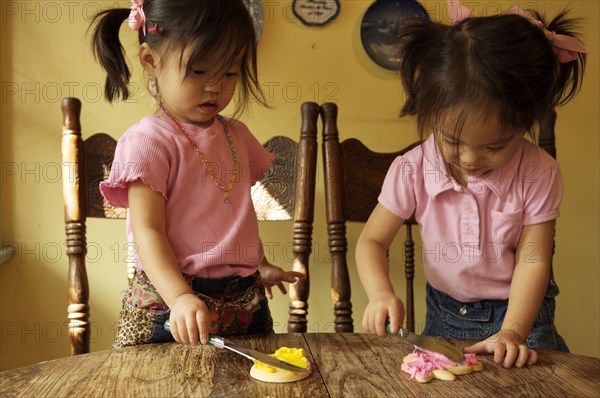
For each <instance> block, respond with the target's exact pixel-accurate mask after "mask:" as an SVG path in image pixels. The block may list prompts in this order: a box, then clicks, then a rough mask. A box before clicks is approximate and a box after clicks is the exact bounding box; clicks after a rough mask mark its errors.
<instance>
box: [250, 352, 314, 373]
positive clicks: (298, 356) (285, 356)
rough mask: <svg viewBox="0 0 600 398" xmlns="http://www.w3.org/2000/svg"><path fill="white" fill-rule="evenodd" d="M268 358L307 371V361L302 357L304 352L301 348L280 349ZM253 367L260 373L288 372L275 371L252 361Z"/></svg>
mask: <svg viewBox="0 0 600 398" xmlns="http://www.w3.org/2000/svg"><path fill="white" fill-rule="evenodd" d="M269 356H271V357H273V358H277V359H279V360H280V361H283V362H287V363H289V364H292V365H295V366H298V367H300V368H304V369H308V359H306V357H305V356H304V350H303V349H302V348H290V347H281V348H280V349H278V350H277V351H275V352H274V353H273V354H269ZM254 366H255V367H256V368H258V369H260V370H262V371H265V372H269V373H275V372H285V373H290V374H291V373H292V372H288V371H287V370H283V369H277V368H274V367H272V366H269V365H265V364H264V363H262V362H257V361H254Z"/></svg>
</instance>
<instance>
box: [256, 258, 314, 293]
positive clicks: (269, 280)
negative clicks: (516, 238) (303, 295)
mask: <svg viewBox="0 0 600 398" xmlns="http://www.w3.org/2000/svg"><path fill="white" fill-rule="evenodd" d="M258 272H260V279H261V280H262V283H263V285H264V286H265V293H266V295H267V297H268V298H269V299H272V298H273V292H272V291H271V288H272V287H273V286H275V285H276V286H277V287H278V288H279V290H280V291H281V293H283V294H286V293H287V290H286V289H285V286H284V285H283V282H289V283H294V282H296V280H298V278H304V274H303V273H301V272H296V271H284V270H282V269H281V268H279V267H278V266H276V265H273V264H271V263H269V261H268V260H267V258H266V257H265V256H264V255H263V257H262V259H261V260H260V262H259V264H258Z"/></svg>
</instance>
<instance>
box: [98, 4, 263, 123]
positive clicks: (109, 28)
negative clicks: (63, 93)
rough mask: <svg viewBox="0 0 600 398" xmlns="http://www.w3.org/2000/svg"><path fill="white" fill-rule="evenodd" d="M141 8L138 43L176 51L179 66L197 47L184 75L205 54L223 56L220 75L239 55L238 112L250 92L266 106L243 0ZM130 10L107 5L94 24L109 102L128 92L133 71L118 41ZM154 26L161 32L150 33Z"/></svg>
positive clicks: (166, 53) (165, 51) (166, 51)
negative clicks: (186, 52)
mask: <svg viewBox="0 0 600 398" xmlns="http://www.w3.org/2000/svg"><path fill="white" fill-rule="evenodd" d="M143 11H144V14H145V17H146V23H145V30H146V33H145V34H144V32H143V28H140V30H139V32H138V37H139V42H140V44H142V43H147V44H148V46H149V47H150V48H151V49H153V50H154V51H158V52H159V54H160V55H161V58H162V57H164V56H171V55H173V54H177V52H178V53H179V64H180V65H181V63H182V62H183V57H184V51H185V50H186V48H188V46H193V47H192V50H191V51H189V58H188V59H187V64H186V65H185V68H186V77H187V76H188V75H189V74H190V73H192V68H193V65H194V64H196V63H197V62H199V61H200V60H202V59H205V58H206V57H210V56H214V55H218V56H220V64H219V65H217V66H216V67H217V69H218V70H217V71H215V72H214V74H215V75H217V74H219V73H221V72H223V71H225V70H226V69H227V68H228V67H229V66H231V65H232V64H234V63H235V62H237V61H239V60H240V55H241V70H240V76H239V79H240V84H239V85H238V90H237V94H238V98H237V101H236V112H235V113H236V114H237V113H240V112H242V111H243V110H244V109H245V107H246V106H247V104H248V102H249V100H250V97H253V98H254V99H256V100H257V101H258V102H259V103H260V104H262V105H264V106H267V107H268V105H267V103H266V100H265V95H264V93H263V91H262V89H261V88H260V85H259V82H258V73H257V61H256V35H255V32H254V25H253V22H252V18H251V16H250V13H249V12H248V10H247V8H246V6H245V5H244V3H243V2H242V0H201V1H200V0H145V1H144V2H143ZM129 13H130V9H125V8H113V9H108V10H104V11H101V12H99V13H98V14H97V15H96V16H95V17H94V19H93V21H92V25H91V26H94V29H93V35H92V49H93V52H94V56H95V57H96V59H97V60H98V62H99V63H100V65H101V66H102V68H103V69H104V70H105V71H106V74H107V76H106V83H105V98H106V99H107V100H108V101H109V102H113V101H114V100H117V99H118V98H119V97H120V98H122V99H127V98H128V97H129V89H128V87H127V85H128V83H129V80H130V78H131V72H130V70H129V67H128V65H127V61H126V58H125V50H124V48H123V46H122V44H121V41H120V40H119V29H120V28H121V25H122V24H123V22H124V21H125V20H127V19H128V17H129ZM155 26H156V27H157V28H158V29H159V30H160V31H159V32H156V31H153V32H150V31H149V29H151V28H152V27H155ZM224 49H225V51H223V50H224Z"/></svg>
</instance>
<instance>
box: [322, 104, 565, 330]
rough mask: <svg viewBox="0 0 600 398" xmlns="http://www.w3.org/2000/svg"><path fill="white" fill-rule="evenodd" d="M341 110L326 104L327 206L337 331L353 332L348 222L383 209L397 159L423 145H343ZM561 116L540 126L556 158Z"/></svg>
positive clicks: (408, 268)
mask: <svg viewBox="0 0 600 398" xmlns="http://www.w3.org/2000/svg"><path fill="white" fill-rule="evenodd" d="M337 112H338V109H337V106H336V105H335V104H333V103H325V104H323V105H321V118H322V121H323V159H324V162H323V163H324V173H325V202H326V217H327V233H328V241H329V251H330V254H331V258H332V264H333V265H332V267H333V268H332V279H331V292H332V298H333V302H334V318H335V320H334V322H335V331H336V332H352V331H353V330H354V326H353V321H352V303H351V301H350V295H351V291H350V278H349V274H348V264H347V261H346V252H347V250H348V244H347V240H346V222H347V221H356V222H366V221H367V219H368V218H369V215H370V214H371V212H372V211H373V209H374V208H375V206H376V205H377V202H378V201H377V198H378V196H379V193H380V191H381V187H382V185H383V180H384V178H385V175H386V173H387V170H388V169H389V167H390V165H391V164H392V162H393V160H394V159H395V158H396V157H397V156H399V155H401V154H403V153H405V152H407V151H408V150H410V149H412V148H414V147H415V146H417V145H419V142H416V143H414V144H412V145H410V146H408V147H406V148H404V149H402V150H400V151H398V152H394V153H377V152H373V151H371V150H369V149H368V148H367V147H366V146H365V145H363V144H362V143H361V142H360V141H359V140H357V139H354V138H350V139H347V140H345V141H344V142H342V143H341V144H340V142H339V136H338V129H337ZM555 122H556V112H555V111H551V112H550V113H549V114H548V115H547V116H546V117H545V118H544V120H543V122H542V123H541V126H540V134H539V142H538V144H539V146H540V147H541V148H542V149H544V150H545V151H546V152H548V153H549V154H550V155H551V156H552V157H554V158H556V146H555V135H554V126H555ZM414 224H416V221H415V220H414V217H411V219H409V220H407V221H406V222H405V225H406V239H405V241H404V270H405V279H406V300H405V303H404V304H405V306H406V328H407V329H408V330H410V331H412V332H414V331H415V318H414V292H413V280H414V264H415V263H414V242H413V240H412V226H413V225H414Z"/></svg>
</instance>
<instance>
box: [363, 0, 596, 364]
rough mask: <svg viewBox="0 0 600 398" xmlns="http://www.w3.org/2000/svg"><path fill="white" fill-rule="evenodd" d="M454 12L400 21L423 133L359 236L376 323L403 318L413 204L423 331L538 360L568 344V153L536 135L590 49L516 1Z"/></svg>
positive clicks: (571, 23) (565, 24)
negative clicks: (559, 232)
mask: <svg viewBox="0 0 600 398" xmlns="http://www.w3.org/2000/svg"><path fill="white" fill-rule="evenodd" d="M448 3H449V8H448V12H449V16H450V19H451V25H446V24H443V23H438V22H432V21H428V20H415V21H413V22H406V23H405V24H404V25H403V26H402V27H401V30H400V35H399V42H400V43H401V44H400V45H401V51H400V59H401V60H400V68H399V71H400V76H401V78H402V82H403V85H404V89H405V92H406V94H407V100H406V102H405V104H404V106H403V108H402V111H401V115H402V116H405V115H414V116H416V120H417V127H418V131H419V133H420V135H421V138H422V139H425V141H424V142H423V144H422V145H420V146H419V147H417V148H415V149H414V150H412V151H410V152H408V153H406V154H405V155H402V156H399V157H398V158H397V159H396V160H395V162H394V163H393V165H392V166H391V168H390V169H389V171H388V174H387V176H386V179H385V182H384V184H383V188H382V192H381V194H380V196H379V203H378V205H377V207H376V208H375V210H374V211H373V213H372V215H371V217H370V219H369V220H368V222H367V223H366V225H365V227H364V229H363V231H362V233H361V235H360V238H359V241H358V243H357V247H356V259H357V267H358V273H359V276H360V279H361V282H362V284H363V286H364V288H365V290H366V293H367V296H368V299H369V302H368V304H367V307H366V309H365V312H364V316H363V327H364V329H365V330H366V331H369V332H373V333H377V334H379V335H384V334H385V333H386V322H388V321H389V327H390V329H391V331H392V332H396V331H397V330H398V328H399V327H400V326H401V325H402V322H403V319H404V305H403V303H402V301H401V300H400V299H399V298H398V297H397V296H396V294H395V293H394V289H393V287H392V284H391V281H390V277H389V270H388V269H389V264H388V258H387V250H388V248H389V247H390V244H391V242H392V240H393V239H394V237H395V236H396V234H397V232H398V231H399V229H400V227H401V226H402V224H403V223H404V220H406V219H408V218H409V217H411V215H413V214H414V216H415V218H416V221H417V222H418V224H419V228H420V234H421V240H422V247H421V252H422V261H423V267H424V273H425V277H426V279H427V286H426V293H427V297H426V302H427V314H426V322H425V327H424V330H423V333H424V334H425V335H435V336H443V337H448V338H456V339H469V340H478V342H477V343H475V344H473V345H470V346H468V347H466V348H465V352H469V353H478V352H489V353H493V354H494V360H495V361H496V362H497V363H501V364H503V366H505V367H507V368H508V367H512V366H517V367H522V366H525V365H530V364H533V363H535V362H536V361H537V353H536V352H535V350H534V349H535V348H541V349H553V350H561V351H568V348H567V345H566V344H565V342H564V340H563V339H562V337H561V336H560V335H559V334H558V332H557V330H556V328H555V326H554V311H555V296H556V295H557V294H558V288H557V286H556V283H555V281H554V280H553V279H552V278H551V258H552V252H553V238H554V222H555V220H556V218H557V217H558V216H559V205H560V202H561V197H562V193H563V181H562V175H561V172H560V168H559V166H558V164H557V163H556V161H555V160H554V159H553V158H552V157H550V156H549V155H548V154H546V153H545V152H544V151H543V150H541V149H540V148H538V147H537V146H536V145H535V144H533V143H531V142H530V141H529V140H527V139H526V136H527V135H529V136H531V137H532V138H535V132H536V130H537V129H538V126H539V124H540V122H541V121H542V120H543V119H544V117H545V116H546V115H547V114H548V112H550V111H552V110H553V109H554V108H555V107H556V106H558V105H562V104H565V103H566V102H567V101H569V100H570V99H571V98H572V97H573V96H574V95H575V93H576V92H577V90H578V89H579V87H580V85H581V82H582V78H583V71H584V65H585V50H584V48H583V47H582V45H581V44H580V42H579V41H578V40H577V39H576V35H575V32H576V29H575V28H576V20H573V19H569V18H568V17H567V13H566V12H563V13H561V14H560V15H558V16H557V17H556V18H554V19H552V20H551V21H550V22H546V21H545V20H544V19H543V18H542V17H541V16H540V15H538V14H536V13H533V14H532V13H529V12H527V11H524V10H521V9H518V8H514V7H513V8H512V9H511V10H510V11H509V12H507V13H506V14H503V15H496V16H487V17H473V16H471V10H470V9H469V8H468V7H464V6H462V5H461V4H460V3H459V2H458V1H457V0H450V1H449V2H448Z"/></svg>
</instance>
